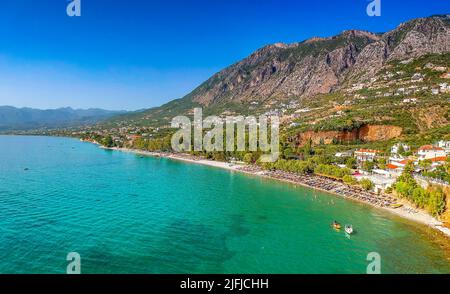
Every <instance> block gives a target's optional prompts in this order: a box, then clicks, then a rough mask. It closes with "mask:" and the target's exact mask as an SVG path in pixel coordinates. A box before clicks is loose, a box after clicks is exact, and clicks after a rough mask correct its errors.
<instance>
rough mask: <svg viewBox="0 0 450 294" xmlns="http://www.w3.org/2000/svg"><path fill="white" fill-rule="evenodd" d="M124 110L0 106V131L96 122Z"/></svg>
mask: <svg viewBox="0 0 450 294" xmlns="http://www.w3.org/2000/svg"><path fill="white" fill-rule="evenodd" d="M121 113H124V111H109V110H103V109H94V108H92V109H72V108H70V107H67V108H59V109H48V110H40V109H33V108H15V107H12V106H0V131H12V130H29V129H40V128H59V127H69V126H77V125H85V124H92V123H97V122H99V121H102V120H105V119H108V118H111V117H112V116H114V115H118V114H121Z"/></svg>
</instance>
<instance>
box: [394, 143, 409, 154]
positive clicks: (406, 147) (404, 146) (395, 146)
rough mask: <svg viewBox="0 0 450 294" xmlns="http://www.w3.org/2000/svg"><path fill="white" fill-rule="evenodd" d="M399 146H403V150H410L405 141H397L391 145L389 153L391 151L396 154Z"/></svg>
mask: <svg viewBox="0 0 450 294" xmlns="http://www.w3.org/2000/svg"><path fill="white" fill-rule="evenodd" d="M400 146H401V147H403V150H404V151H405V152H408V151H410V150H411V148H409V146H408V145H406V144H405V143H397V144H395V145H394V146H392V148H391V153H392V154H398V150H399V149H400Z"/></svg>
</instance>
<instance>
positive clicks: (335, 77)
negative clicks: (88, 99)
mask: <svg viewBox="0 0 450 294" xmlns="http://www.w3.org/2000/svg"><path fill="white" fill-rule="evenodd" d="M449 51H450V16H449V15H437V16H432V17H428V18H419V19H414V20H411V21H408V22H406V23H403V24H401V25H399V26H398V27H397V28H396V29H394V30H392V31H390V32H386V33H382V34H379V33H370V32H366V31H359V30H348V31H344V32H343V33H341V34H340V35H338V36H334V37H329V38H319V37H317V38H312V39H309V40H306V41H303V42H300V43H294V44H284V43H277V44H273V45H268V46H265V47H263V48H261V49H259V50H257V51H256V52H254V53H253V54H251V55H250V56H249V57H247V58H245V59H243V60H242V61H240V62H237V63H236V64H233V65H231V66H229V67H228V68H225V69H224V70H222V71H220V72H218V73H217V74H215V75H213V76H212V77H211V78H210V79H208V80H207V81H205V82H204V83H203V84H201V85H200V86H199V87H198V88H196V89H195V90H194V91H193V92H191V93H189V94H188V95H186V96H185V97H183V98H182V99H178V100H174V101H172V102H169V103H168V104H166V105H163V106H161V107H157V108H153V109H149V110H147V111H142V112H138V113H133V114H131V115H124V116H119V117H117V118H115V119H114V120H113V121H112V122H121V123H134V124H138V125H151V124H161V123H167V122H168V121H170V118H172V117H174V116H175V115H178V114H187V113H190V111H191V110H192V108H193V107H195V106H202V107H204V111H205V112H206V113H210V114H224V113H241V114H245V113H247V112H248V111H249V110H254V109H255V108H258V105H259V107H260V108H262V106H263V105H265V106H266V108H267V105H270V104H272V105H276V104H277V103H280V101H288V100H291V101H292V100H296V101H299V102H300V103H302V102H304V101H309V100H313V99H315V97H317V96H320V95H323V94H329V93H337V92H340V91H342V90H344V89H347V88H349V87H351V85H353V84H355V83H363V82H367V81H370V79H372V78H374V77H375V76H376V75H377V73H378V72H379V71H381V70H382V69H384V68H385V67H386V66H387V65H389V64H390V63H392V62H394V61H396V60H406V59H410V58H412V59H417V58H419V57H421V56H424V55H427V54H443V53H446V52H449Z"/></svg>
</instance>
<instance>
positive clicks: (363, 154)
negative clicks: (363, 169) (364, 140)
mask: <svg viewBox="0 0 450 294" xmlns="http://www.w3.org/2000/svg"><path fill="white" fill-rule="evenodd" d="M379 153H381V151H380V150H371V149H359V150H357V151H355V158H356V160H357V161H358V162H365V161H374V160H375V158H376V157H377V155H378V154H379Z"/></svg>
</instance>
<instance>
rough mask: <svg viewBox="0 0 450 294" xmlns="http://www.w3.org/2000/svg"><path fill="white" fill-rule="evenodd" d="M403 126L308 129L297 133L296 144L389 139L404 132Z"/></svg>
mask: <svg viewBox="0 0 450 294" xmlns="http://www.w3.org/2000/svg"><path fill="white" fill-rule="evenodd" d="M402 131H403V130H402V128H401V127H398V126H390V125H364V126H362V127H360V128H357V129H353V130H351V131H322V132H314V131H307V132H303V133H299V134H297V138H296V142H295V143H296V144H297V145H298V146H303V145H305V144H306V143H307V142H308V141H309V140H311V142H312V143H313V144H314V145H318V144H331V143H332V142H333V141H336V142H353V141H356V140H360V141H363V142H375V141H387V140H390V139H393V138H397V137H399V136H400V135H401V134H402Z"/></svg>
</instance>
